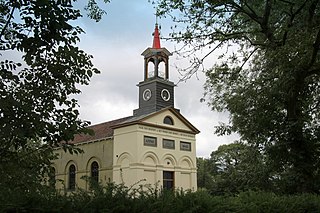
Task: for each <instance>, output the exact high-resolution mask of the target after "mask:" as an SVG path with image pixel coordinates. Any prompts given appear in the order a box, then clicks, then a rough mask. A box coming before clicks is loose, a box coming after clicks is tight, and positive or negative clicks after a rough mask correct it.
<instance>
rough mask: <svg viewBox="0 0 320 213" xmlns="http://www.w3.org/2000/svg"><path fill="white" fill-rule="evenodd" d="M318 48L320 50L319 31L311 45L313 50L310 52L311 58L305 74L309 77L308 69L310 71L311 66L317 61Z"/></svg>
mask: <svg viewBox="0 0 320 213" xmlns="http://www.w3.org/2000/svg"><path fill="white" fill-rule="evenodd" d="M319 48H320V29H319V30H318V33H317V37H316V39H315V41H314V43H313V50H312V56H311V59H310V62H309V64H308V66H307V70H306V71H307V72H308V73H307V74H308V75H310V71H308V69H310V68H311V67H312V65H313V64H314V63H315V61H316V59H317V55H318V53H319Z"/></svg>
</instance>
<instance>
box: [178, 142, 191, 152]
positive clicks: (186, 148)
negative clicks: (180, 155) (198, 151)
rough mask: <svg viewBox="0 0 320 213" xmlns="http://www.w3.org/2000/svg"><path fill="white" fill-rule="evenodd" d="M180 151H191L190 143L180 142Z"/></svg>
mask: <svg viewBox="0 0 320 213" xmlns="http://www.w3.org/2000/svg"><path fill="white" fill-rule="evenodd" d="M180 150H183V151H191V143H189V142H182V141H181V142H180Z"/></svg>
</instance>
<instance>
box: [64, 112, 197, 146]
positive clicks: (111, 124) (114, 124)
mask: <svg viewBox="0 0 320 213" xmlns="http://www.w3.org/2000/svg"><path fill="white" fill-rule="evenodd" d="M165 110H169V111H171V112H172V113H173V114H175V115H176V116H177V117H178V118H179V119H180V120H181V121H182V122H183V123H184V124H185V125H186V126H188V127H189V128H190V130H191V131H190V133H194V134H198V133H199V132H200V131H199V130H198V129H197V128H196V127H194V126H193V125H192V124H191V123H190V122H189V121H188V120H187V119H186V118H185V117H183V116H182V115H181V114H180V113H179V111H177V110H176V109H175V108H172V107H166V108H163V109H161V110H159V111H156V112H152V113H149V114H145V115H140V116H129V117H124V118H120V119H117V120H112V121H108V122H104V123H100V124H96V125H92V126H89V127H88V129H91V130H93V132H94V135H88V134H78V135H75V136H74V140H73V141H69V143H71V144H78V143H83V142H93V141H98V140H102V139H105V138H108V137H112V136H113V129H116V128H119V127H124V126H128V125H132V124H139V123H140V124H144V125H148V123H145V122H144V120H146V119H147V118H149V117H152V116H154V115H156V114H159V113H161V112H163V111H165ZM167 128H168V129H174V128H170V127H167ZM180 131H181V130H180ZM188 132H189V131H188Z"/></svg>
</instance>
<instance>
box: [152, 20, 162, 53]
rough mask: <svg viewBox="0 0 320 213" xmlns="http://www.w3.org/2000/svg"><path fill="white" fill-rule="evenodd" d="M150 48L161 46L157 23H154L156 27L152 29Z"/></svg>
mask: <svg viewBox="0 0 320 213" xmlns="http://www.w3.org/2000/svg"><path fill="white" fill-rule="evenodd" d="M152 48H155V49H159V48H161V46H160V37H159V30H158V24H156V27H155V29H154V33H153V45H152Z"/></svg>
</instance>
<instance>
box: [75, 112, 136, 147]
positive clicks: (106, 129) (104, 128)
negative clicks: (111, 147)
mask: <svg viewBox="0 0 320 213" xmlns="http://www.w3.org/2000/svg"><path fill="white" fill-rule="evenodd" d="M130 118H132V116H130V117H125V118H120V119H117V120H112V121H108V122H104V123H101V124H96V125H92V126H89V127H88V129H92V130H93V131H94V135H89V134H78V135H75V137H74V140H73V141H69V143H71V144H77V143H82V142H90V141H97V140H101V139H104V138H108V137H111V136H113V129H112V128H111V126H114V125H116V124H120V123H122V122H124V121H126V120H128V119H130Z"/></svg>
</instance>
